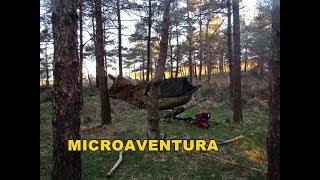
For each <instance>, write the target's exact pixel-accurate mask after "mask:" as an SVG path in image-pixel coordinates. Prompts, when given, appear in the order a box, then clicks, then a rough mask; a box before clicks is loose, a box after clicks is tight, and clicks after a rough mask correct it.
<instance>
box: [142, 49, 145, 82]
mask: <svg viewBox="0 0 320 180" xmlns="http://www.w3.org/2000/svg"><path fill="white" fill-rule="evenodd" d="M142 57H143V58H142V80H143V81H145V73H144V70H145V57H146V56H145V55H144V54H143V55H142Z"/></svg>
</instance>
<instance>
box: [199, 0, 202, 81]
mask: <svg viewBox="0 0 320 180" xmlns="http://www.w3.org/2000/svg"><path fill="white" fill-rule="evenodd" d="M201 8H202V0H200V5H199V41H200V42H199V61H200V64H199V81H201V75H202V48H203V47H202V19H201V17H202V14H201V13H202V10H201Z"/></svg>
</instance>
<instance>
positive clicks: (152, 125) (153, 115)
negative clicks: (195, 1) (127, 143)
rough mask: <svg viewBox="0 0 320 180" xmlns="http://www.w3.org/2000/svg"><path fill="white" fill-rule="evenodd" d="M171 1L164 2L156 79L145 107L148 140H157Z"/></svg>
mask: <svg viewBox="0 0 320 180" xmlns="http://www.w3.org/2000/svg"><path fill="white" fill-rule="evenodd" d="M171 2H172V0H166V1H165V2H164V12H163V21H162V31H161V41H160V54H159V60H158V64H157V66H156V78H155V81H154V82H152V83H151V88H150V94H151V96H150V101H149V102H148V105H147V111H148V138H150V139H159V138H160V129H159V116H158V100H159V95H160V82H161V80H162V76H163V72H164V69H165V64H166V59H167V51H168V38H169V25H170V3H171Z"/></svg>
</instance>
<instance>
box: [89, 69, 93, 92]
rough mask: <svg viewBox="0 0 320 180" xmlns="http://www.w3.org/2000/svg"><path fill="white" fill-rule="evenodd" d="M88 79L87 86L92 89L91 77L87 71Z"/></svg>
mask: <svg viewBox="0 0 320 180" xmlns="http://www.w3.org/2000/svg"><path fill="white" fill-rule="evenodd" d="M88 81H89V87H90V91H92V89H93V88H92V83H91V78H90V74H89V73H88Z"/></svg>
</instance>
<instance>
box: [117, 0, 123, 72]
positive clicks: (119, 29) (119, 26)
mask: <svg viewBox="0 0 320 180" xmlns="http://www.w3.org/2000/svg"><path fill="white" fill-rule="evenodd" d="M117 17H118V56H119V76H120V77H122V45H121V36H122V34H121V14H120V0H117Z"/></svg>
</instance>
